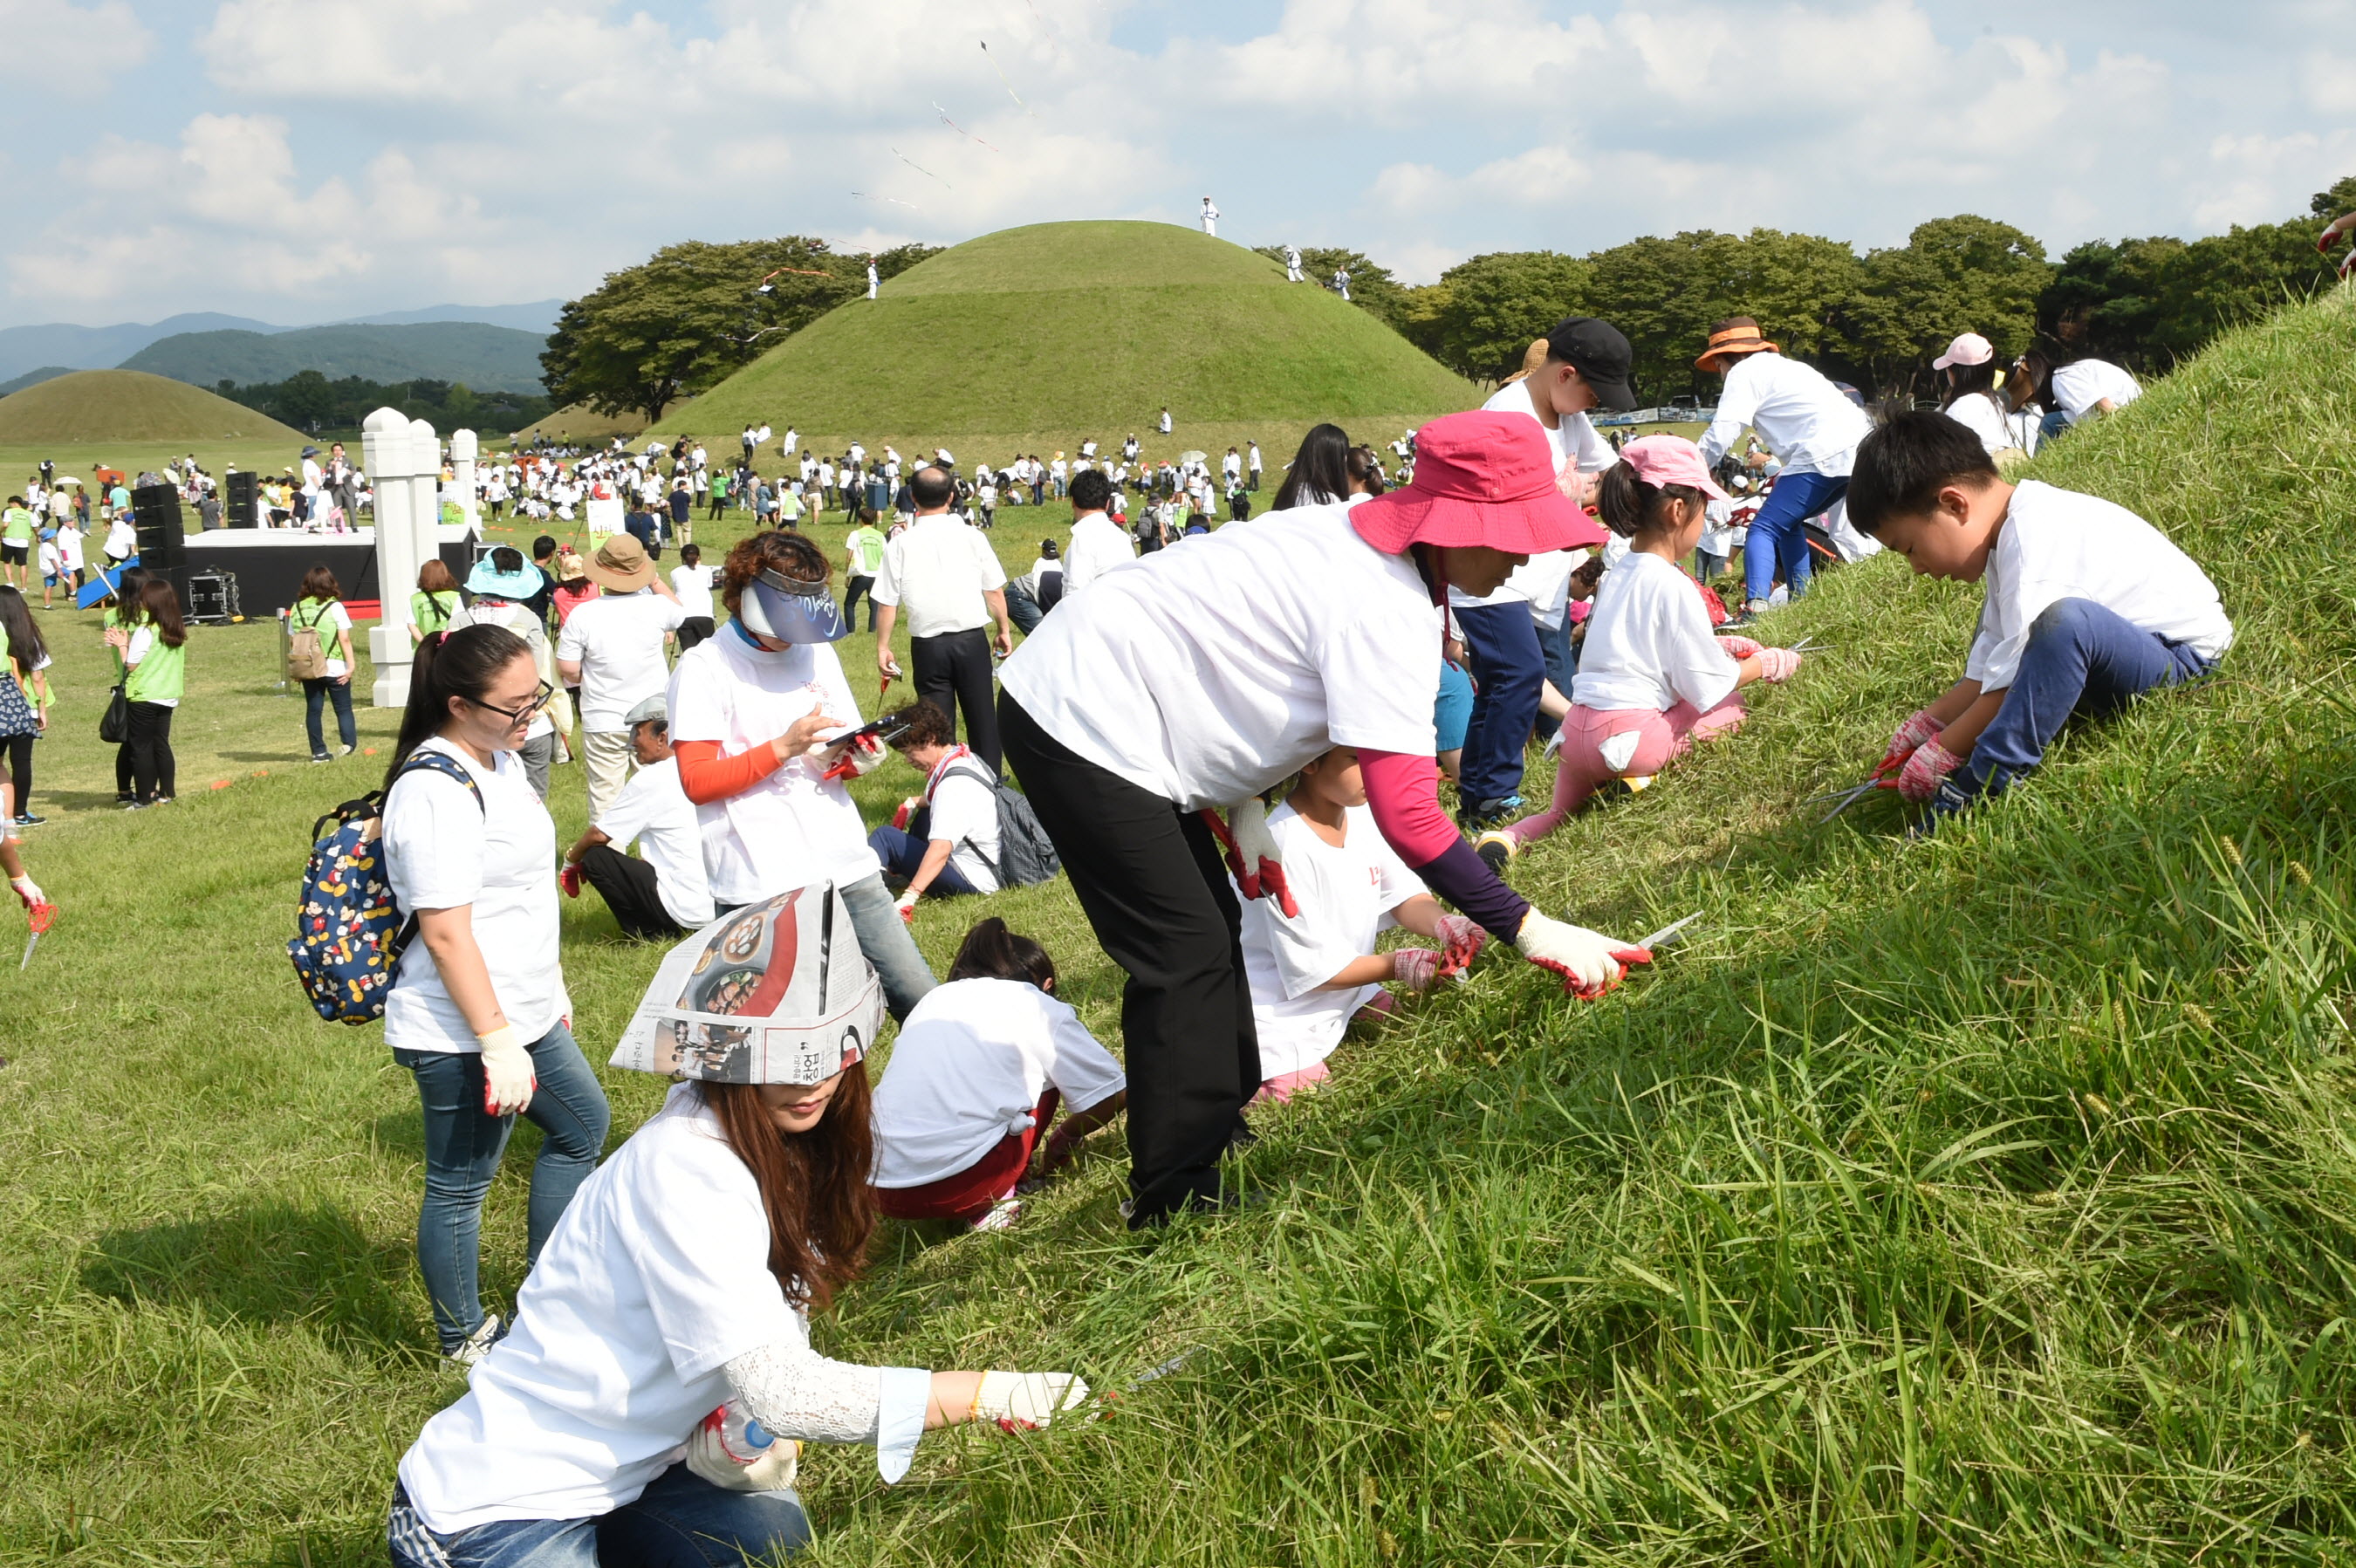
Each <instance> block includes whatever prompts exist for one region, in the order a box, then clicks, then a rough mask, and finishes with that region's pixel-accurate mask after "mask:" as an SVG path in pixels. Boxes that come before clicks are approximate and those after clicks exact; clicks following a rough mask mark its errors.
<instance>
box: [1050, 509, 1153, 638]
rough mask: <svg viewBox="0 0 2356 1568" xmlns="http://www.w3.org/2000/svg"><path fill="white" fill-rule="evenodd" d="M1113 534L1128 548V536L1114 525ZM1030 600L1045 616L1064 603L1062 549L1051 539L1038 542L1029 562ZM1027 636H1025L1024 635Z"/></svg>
mask: <svg viewBox="0 0 2356 1568" xmlns="http://www.w3.org/2000/svg"><path fill="white" fill-rule="evenodd" d="M1113 532H1115V533H1119V534H1121V540H1122V547H1123V548H1124V549H1126V548H1127V547H1128V535H1127V534H1126V533H1122V532H1121V530H1120V529H1119V527H1118V526H1117V525H1116V526H1115V528H1114V530H1113ZM1029 577H1030V580H1031V599H1032V602H1033V604H1036V605H1037V606H1038V607H1039V613H1040V614H1042V615H1044V614H1046V612H1047V611H1049V610H1052V609H1054V608H1055V607H1056V606H1057V605H1059V604H1061V603H1063V602H1064V547H1063V546H1062V545H1060V544H1057V543H1056V542H1055V541H1054V540H1052V539H1043V540H1041V541H1040V542H1039V553H1038V555H1037V556H1035V557H1034V558H1033V560H1032V562H1031V571H1030V573H1029ZM1026 635H1027V634H1026Z"/></svg>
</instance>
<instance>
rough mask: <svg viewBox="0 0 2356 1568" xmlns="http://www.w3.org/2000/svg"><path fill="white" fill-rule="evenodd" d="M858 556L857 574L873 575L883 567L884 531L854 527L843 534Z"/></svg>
mask: <svg viewBox="0 0 2356 1568" xmlns="http://www.w3.org/2000/svg"><path fill="white" fill-rule="evenodd" d="M845 537H846V538H847V539H848V540H849V541H850V542H851V549H852V550H853V551H854V552H856V553H857V554H858V556H859V575H861V576H862V577H873V575H875V574H876V573H878V572H881V571H882V570H883V530H882V529H880V528H867V527H863V526H862V527H860V528H854V529H852V530H851V532H850V533H849V534H847V535H846V536H845Z"/></svg>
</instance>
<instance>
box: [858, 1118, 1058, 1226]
mask: <svg viewBox="0 0 2356 1568" xmlns="http://www.w3.org/2000/svg"><path fill="white" fill-rule="evenodd" d="M1062 1099H1063V1097H1062V1096H1061V1095H1060V1094H1058V1093H1057V1092H1056V1091H1055V1090H1052V1089H1051V1090H1048V1091H1047V1092H1046V1093H1044V1094H1043V1095H1041V1096H1040V1097H1039V1103H1038V1105H1037V1106H1036V1107H1035V1108H1034V1109H1033V1111H1032V1112H1031V1125H1030V1126H1028V1127H1026V1128H1024V1129H1023V1131H1022V1132H1020V1133H1008V1134H1007V1135H1006V1136H1005V1137H1003V1138H1001V1139H1000V1140H999V1141H998V1144H997V1146H996V1147H994V1148H992V1149H991V1150H990V1152H989V1153H987V1154H985V1155H982V1156H981V1158H980V1159H978V1160H976V1161H975V1162H974V1163H973V1164H971V1165H968V1166H967V1167H966V1168H965V1169H963V1170H961V1171H958V1172H956V1173H955V1174H953V1175H950V1176H943V1177H941V1179H940V1180H938V1181H928V1182H926V1184H925V1185H924V1186H922V1187H877V1188H876V1189H875V1201H876V1206H877V1207H878V1208H882V1209H883V1212H884V1213H886V1214H888V1215H890V1216H891V1217H892V1218H893V1219H958V1220H963V1221H964V1222H965V1223H967V1224H969V1225H970V1224H972V1223H973V1222H974V1221H975V1220H977V1219H980V1218H981V1217H982V1216H983V1215H985V1214H987V1213H989V1212H990V1206H991V1204H993V1203H996V1202H997V1201H998V1200H999V1199H1000V1198H1001V1197H1013V1196H1014V1184H1015V1183H1016V1182H1019V1181H1021V1180H1022V1179H1023V1172H1024V1171H1026V1170H1028V1169H1030V1168H1031V1151H1032V1149H1033V1147H1034V1146H1036V1145H1037V1144H1038V1142H1039V1134H1040V1133H1044V1132H1045V1131H1046V1130H1047V1122H1048V1119H1049V1118H1050V1117H1052V1116H1054V1115H1055V1107H1056V1105H1057V1104H1058V1103H1060V1102H1061V1101H1062Z"/></svg>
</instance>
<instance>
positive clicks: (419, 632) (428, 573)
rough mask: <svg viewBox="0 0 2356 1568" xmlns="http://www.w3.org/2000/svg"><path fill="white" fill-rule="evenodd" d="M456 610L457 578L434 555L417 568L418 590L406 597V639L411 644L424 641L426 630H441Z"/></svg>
mask: <svg viewBox="0 0 2356 1568" xmlns="http://www.w3.org/2000/svg"><path fill="white" fill-rule="evenodd" d="M457 613H458V579H457V578H455V577H454V576H452V575H450V568H449V567H447V566H444V564H442V561H441V558H440V557H439V556H437V557H435V558H434V560H431V561H428V562H427V563H425V564H424V565H423V566H422V567H420V568H418V572H417V592H415V593H413V594H412V595H410V596H409V642H410V646H411V647H412V648H413V647H415V646H416V645H417V644H419V643H421V642H423V641H424V640H425V639H426V636H427V635H428V634H429V633H432V632H436V631H440V630H442V629H444V628H446V627H447V626H448V625H449V624H450V618H451V617H452V616H454V615H456V614H457Z"/></svg>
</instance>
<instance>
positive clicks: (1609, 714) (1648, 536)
mask: <svg viewBox="0 0 2356 1568" xmlns="http://www.w3.org/2000/svg"><path fill="white" fill-rule="evenodd" d="M1725 496H1726V492H1725V491H1724V490H1721V489H1719V487H1718V486H1717V484H1716V483H1715V482H1713V481H1712V480H1711V478H1710V477H1709V469H1708V467H1706V466H1705V465H1704V464H1703V462H1702V460H1701V454H1700V453H1699V451H1697V449H1696V448H1695V446H1694V444H1693V443H1692V442H1690V441H1687V439H1685V437H1683V436H1681V435H1647V436H1644V438H1643V439H1641V440H1636V441H1631V442H1629V443H1628V445H1627V446H1625V447H1623V448H1622V450H1621V454H1620V460H1619V462H1618V463H1616V464H1614V465H1613V466H1612V467H1610V468H1608V469H1606V470H1605V471H1604V474H1603V478H1602V479H1601V483H1599V484H1598V485H1597V487H1596V500H1597V504H1598V506H1599V508H1600V509H1601V511H1602V513H1603V521H1604V524H1605V526H1607V527H1609V528H1610V529H1611V530H1612V532H1614V533H1616V534H1618V535H1620V536H1621V537H1622V538H1623V539H1625V540H1627V541H1628V553H1626V554H1625V555H1622V557H1621V558H1620V561H1619V563H1618V564H1616V565H1614V566H1612V568H1611V569H1610V570H1609V571H1607V572H1605V573H1604V574H1603V581H1602V584H1601V586H1600V587H1598V588H1597V589H1596V591H1595V608H1594V610H1593V611H1592V612H1591V613H1590V615H1589V616H1588V618H1587V639H1586V643H1585V646H1584V647H1583V648H1582V649H1581V650H1580V657H1579V673H1578V676H1577V677H1576V678H1575V679H1574V680H1573V682H1572V683H1571V691H1570V698H1571V709H1570V712H1569V714H1566V715H1565V716H1564V718H1563V721H1562V747H1561V753H1560V755H1559V757H1558V758H1557V761H1556V764H1555V774H1554V803H1553V805H1552V806H1551V807H1549V808H1548V809H1547V810H1546V811H1540V812H1538V813H1537V814H1536V815H1534V816H1529V817H1525V818H1523V819H1522V820H1521V821H1520V822H1515V823H1514V824H1513V826H1511V827H1509V828H1506V829H1505V830H1504V831H1503V832H1500V833H1496V834H1494V835H1485V836H1484V838H1483V842H1482V843H1480V844H1478V845H1476V846H1475V847H1476V849H1478V850H1481V851H1483V852H1484V853H1485V852H1487V851H1488V850H1489V848H1490V845H1491V844H1492V843H1495V844H1497V845H1498V846H1499V847H1502V848H1503V849H1504V850H1505V854H1506V855H1507V856H1508V857H1510V856H1511V855H1513V854H1517V853H1519V851H1520V850H1521V849H1522V848H1524V847H1526V845H1528V844H1531V843H1536V842H1537V840H1539V839H1542V838H1544V837H1546V836H1547V834H1548V833H1550V832H1553V831H1554V830H1555V829H1556V828H1558V827H1559V826H1561V825H1562V823H1563V822H1564V821H1565V820H1566V819H1567V818H1569V816H1571V815H1572V814H1573V813H1575V812H1576V811H1579V810H1580V808H1581V807H1583V806H1585V805H1586V804H1587V802H1588V800H1589V799H1590V797H1591V796H1592V795H1593V794H1594V793H1595V791H1596V789H1598V788H1599V787H1601V785H1602V784H1603V783H1604V782H1605V781H1607V780H1609V779H1649V778H1651V777H1652V776H1653V775H1654V774H1656V773H1658V772H1659V771H1660V770H1661V769H1662V768H1665V767H1666V766H1667V765H1668V763H1669V762H1670V760H1671V759H1672V758H1675V757H1682V756H1684V755H1685V753H1686V752H1687V751H1688V750H1690V749H1691V748H1692V746H1693V745H1694V743H1695V742H1696V741H1701V740H1710V739H1714V738H1715V737H1717V736H1722V735H1730V734H1732V733H1733V732H1734V731H1735V730H1736V729H1737V728H1739V727H1740V725H1741V724H1742V719H1743V706H1742V699H1741V698H1740V696H1738V695H1736V692H1737V689H1738V688H1740V687H1742V686H1745V685H1748V684H1749V683H1750V682H1753V681H1770V682H1777V681H1785V680H1788V679H1790V678H1791V676H1792V674H1793V672H1794V671H1797V670H1798V669H1799V667H1800V656H1799V655H1798V654H1796V653H1794V652H1792V651H1790V650H1787V649H1781V648H1762V647H1761V646H1760V645H1759V644H1758V643H1756V642H1753V641H1751V639H1749V638H1746V637H1729V638H1719V637H1715V636H1713V635H1712V634H1711V632H1710V625H1709V614H1708V611H1707V610H1706V609H1704V608H1703V607H1702V600H1701V593H1700V590H1699V587H1698V585H1697V584H1696V583H1695V582H1694V580H1693V579H1692V578H1691V577H1688V576H1687V575H1686V574H1685V569H1684V568H1683V567H1682V566H1681V565H1679V564H1678V563H1680V562H1682V561H1683V560H1684V559H1685V558H1686V557H1687V555H1688V554H1690V553H1692V552H1693V548H1694V544H1695V542H1696V541H1697V540H1698V539H1699V538H1700V537H1701V534H1702V531H1703V530H1704V529H1705V528H1706V527H1708V503H1709V502H1710V501H1712V500H1722V499H1725ZM1492 864H1493V865H1494V860H1493V861H1492Z"/></svg>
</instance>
